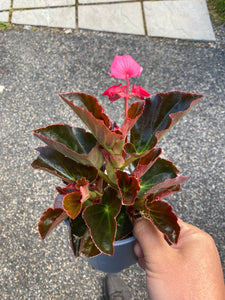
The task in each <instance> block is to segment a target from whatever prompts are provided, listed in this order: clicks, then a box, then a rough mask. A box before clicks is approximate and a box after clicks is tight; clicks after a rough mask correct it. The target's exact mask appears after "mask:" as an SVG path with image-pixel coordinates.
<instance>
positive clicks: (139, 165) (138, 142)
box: [32, 55, 203, 272]
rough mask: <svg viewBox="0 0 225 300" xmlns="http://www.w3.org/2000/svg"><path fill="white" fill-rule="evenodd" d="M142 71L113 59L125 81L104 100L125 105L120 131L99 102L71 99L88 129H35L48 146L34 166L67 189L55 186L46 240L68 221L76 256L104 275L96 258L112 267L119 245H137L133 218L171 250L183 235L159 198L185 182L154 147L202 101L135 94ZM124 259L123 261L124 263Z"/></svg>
mask: <svg viewBox="0 0 225 300" xmlns="http://www.w3.org/2000/svg"><path fill="white" fill-rule="evenodd" d="M142 70H143V68H142V67H140V66H139V64H138V63H137V62H136V61H135V60H134V59H133V58H132V57H131V56H129V55H124V56H116V57H115V58H114V60H113V62H112V65H111V73H110V76H111V77H115V78H118V79H124V80H125V85H122V84H121V83H120V84H119V85H114V86H112V87H110V88H108V89H107V90H106V91H105V92H104V93H103V95H104V96H108V98H109V100H110V101H116V100H118V99H120V98H123V99H124V102H125V113H124V121H123V124H121V126H118V125H117V124H116V123H115V122H112V121H110V119H109V117H108V116H107V115H106V114H105V113H104V109H103V108H102V107H101V105H100V104H99V103H98V100H97V99H96V98H95V97H93V96H91V95H88V94H85V93H81V92H69V93H61V94H59V96H60V97H61V99H62V100H63V101H64V102H65V103H66V104H67V105H69V107H70V108H71V109H72V110H73V111H74V112H75V114H76V115H77V116H78V117H79V118H80V119H81V120H82V121H83V122H84V124H85V125H86V127H87V128H88V130H85V129H83V128H77V127H71V126H70V125H66V124H56V125H50V126H47V127H44V128H39V129H36V130H34V135H35V136H36V137H38V138H39V139H40V140H42V141H43V142H44V143H45V144H46V145H47V146H44V147H39V148H37V151H38V152H39V157H38V158H37V159H36V160H35V161H34V162H33V163H32V167H33V168H35V169H40V170H45V171H47V172H49V173H51V174H53V175H56V176H58V177H60V178H61V179H62V182H63V186H62V187H58V186H57V187H56V190H57V192H58V194H57V196H56V199H55V201H54V206H53V208H48V209H47V210H46V211H44V212H43V213H42V215H41V217H40V220H39V222H38V230H39V233H40V236H41V238H42V239H45V238H46V237H47V236H48V234H49V233H50V232H51V231H52V230H53V229H54V228H55V227H56V226H58V225H59V224H60V223H61V222H63V221H66V222H67V224H68V227H69V237H70V242H71V247H72V250H73V253H74V255H75V256H79V255H82V254H83V255H85V256H87V257H88V258H91V259H90V263H92V265H94V266H95V267H96V266H97V268H99V269H100V270H103V271H106V272H110V270H109V269H107V270H105V269H104V267H103V268H102V267H101V266H99V265H98V264H99V263H97V265H96V263H95V262H93V259H94V257H100V259H101V260H102V261H104V259H103V257H106V263H105V264H106V265H108V264H109V262H108V259H110V258H111V257H115V255H114V254H115V253H114V249H115V247H116V246H117V244H118V243H120V241H122V244H124V241H125V239H126V238H128V240H129V242H131V243H134V238H133V237H132V228H133V222H134V220H135V218H138V217H146V218H150V219H151V220H152V221H153V222H154V224H155V225H156V226H157V227H158V229H159V230H160V231H161V232H163V234H164V235H165V238H166V239H167V241H168V242H169V243H176V242H177V240H178V237H179V232H180V228H179V225H178V223H177V217H176V215H175V214H174V212H173V210H172V207H171V206H170V205H169V204H168V203H167V202H165V201H164V200H162V199H163V198H165V197H167V196H169V195H171V194H172V193H175V192H178V191H179V190H180V187H181V183H182V182H183V181H184V180H186V179H187V177H183V176H180V175H179V171H178V169H177V168H176V166H175V165H174V164H173V163H172V162H171V161H169V160H166V159H164V158H161V157H160V155H161V148H159V147H157V143H158V142H159V141H160V140H161V138H162V137H163V136H164V135H165V134H166V133H167V132H168V131H169V130H170V129H171V128H172V127H173V126H174V125H175V124H176V123H177V122H178V121H179V120H180V119H181V118H182V117H183V116H184V115H185V114H186V113H187V112H188V111H189V110H190V108H191V107H192V106H194V105H195V104H196V103H198V101H199V100H200V99H201V98H202V97H203V95H199V94H192V93H185V92H180V91H169V92H166V93H158V94H155V95H150V94H149V93H148V92H147V91H146V90H145V89H144V88H143V87H141V86H136V85H135V84H133V86H132V89H130V88H129V79H130V78H131V77H137V76H140V74H141V72H142ZM130 90H131V91H130ZM131 99H132V100H131ZM129 101H132V104H130V103H129ZM125 244H126V242H125ZM132 247H133V245H132ZM128 251H129V250H128ZM131 252H132V251H131ZM125 253H126V252H125ZM100 254H101V255H100ZM104 255H105V256H104ZM116 255H117V254H116ZM125 255H126V254H125ZM102 256H103V257H102ZM117 256H118V255H117ZM131 256H132V253H131ZM127 257H128V254H127ZM123 260H124V261H125V260H126V259H123V258H121V257H120V254H119V261H121V262H123ZM129 261H130V263H133V262H134V261H135V258H134V255H133V258H132V257H131V258H128V262H126V264H125V266H118V267H117V268H116V270H114V269H113V270H112V272H117V271H118V270H119V271H120V270H121V269H122V268H124V267H127V266H128V265H129ZM103 264H104V263H103ZM115 264H118V262H117V263H115V262H113V265H115Z"/></svg>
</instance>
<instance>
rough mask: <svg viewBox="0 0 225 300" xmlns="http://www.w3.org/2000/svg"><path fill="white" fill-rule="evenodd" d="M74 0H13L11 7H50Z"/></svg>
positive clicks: (73, 1)
mask: <svg viewBox="0 0 225 300" xmlns="http://www.w3.org/2000/svg"><path fill="white" fill-rule="evenodd" d="M75 2H76V0H54V1H52V0H13V8H30V7H51V6H59V5H65V6H66V5H72V4H75Z"/></svg>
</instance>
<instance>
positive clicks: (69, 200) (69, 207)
mask: <svg viewBox="0 0 225 300" xmlns="http://www.w3.org/2000/svg"><path fill="white" fill-rule="evenodd" d="M63 208H64V209H65V211H66V213H67V214H68V216H69V217H70V218H71V219H75V218H76V217H77V216H78V215H79V213H80V211H81V208H82V204H81V194H80V193H79V192H73V193H70V194H67V195H66V196H65V197H64V198H63Z"/></svg>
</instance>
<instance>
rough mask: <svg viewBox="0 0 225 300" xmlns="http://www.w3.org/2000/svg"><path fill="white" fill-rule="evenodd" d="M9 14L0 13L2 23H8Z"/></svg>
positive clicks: (5, 12)
mask: <svg viewBox="0 0 225 300" xmlns="http://www.w3.org/2000/svg"><path fill="white" fill-rule="evenodd" d="M8 20H9V13H8V12H7V11H3V12H0V22H8Z"/></svg>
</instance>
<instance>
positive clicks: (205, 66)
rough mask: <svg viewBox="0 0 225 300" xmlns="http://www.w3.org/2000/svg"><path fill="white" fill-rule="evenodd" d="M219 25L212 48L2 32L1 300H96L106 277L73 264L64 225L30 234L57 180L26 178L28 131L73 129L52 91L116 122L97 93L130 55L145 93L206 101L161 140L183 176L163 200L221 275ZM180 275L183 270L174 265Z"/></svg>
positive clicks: (224, 204) (132, 277)
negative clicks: (93, 102)
mask: <svg viewBox="0 0 225 300" xmlns="http://www.w3.org/2000/svg"><path fill="white" fill-rule="evenodd" d="M223 30H224V27H223V26H222V27H216V30H215V31H216V36H217V41H216V43H200V42H199V43H194V42H187V41H179V40H169V39H168V40H167V39H153V38H149V37H141V36H130V35H118V34H107V33H104V34H103V33H95V32H88V31H84V32H80V33H79V32H76V31H74V32H72V34H65V33H63V31H57V32H56V33H53V32H52V31H51V30H42V29H40V30H37V31H32V30H24V31H20V30H12V31H3V32H0V87H1V88H0V100H1V106H0V116H1V128H0V149H1V160H0V170H1V173H0V190H1V193H0V201H1V213H0V214H1V218H0V228H1V249H0V251H1V260H0V265H1V272H0V290H1V299H7V300H8V299H101V297H102V279H103V277H104V274H103V273H101V272H99V271H95V270H92V269H91V268H90V267H89V266H88V264H87V262H86V260H85V259H83V258H78V259H75V258H74V257H73V255H72V252H71V249H70V247H69V242H68V232H67V228H66V226H63V225H60V226H59V227H58V228H56V229H55V230H54V231H53V232H52V234H51V235H50V236H49V237H48V238H47V240H46V241H45V242H41V241H40V238H39V235H38V233H37V225H36V224H37V221H38V218H39V216H40V213H41V212H42V211H44V210H45V209H46V208H47V207H49V206H52V204H53V200H54V197H55V195H56V191H55V185H59V184H60V181H59V180H58V179H57V178H55V177H53V176H51V175H49V174H47V173H44V172H40V171H34V170H33V169H32V168H31V167H30V163H31V162H32V161H33V159H34V158H35V157H36V156H37V153H35V152H36V151H34V148H35V147H37V146H39V145H41V142H39V141H38V140H37V139H35V138H34V137H33V136H32V129H35V128H39V127H41V126H46V125H48V124H54V123H69V124H71V125H73V124H76V125H77V124H80V123H79V121H78V120H77V118H76V116H74V114H73V113H72V112H71V111H70V109H69V108H68V107H67V106H66V105H65V104H64V103H63V102H62V101H61V100H60V98H59V97H58V96H57V92H67V91H71V90H78V91H83V92H86V93H91V94H93V95H95V96H96V97H98V98H99V99H100V102H101V103H102V104H103V105H104V107H105V110H106V112H107V113H109V114H110V117H111V119H114V120H117V121H118V122H121V118H122V115H120V111H121V110H123V107H122V101H121V102H113V103H109V101H108V100H107V99H106V98H103V97H102V96H101V94H102V92H103V91H104V90H105V89H106V88H108V87H109V86H111V85H114V84H119V81H117V80H116V79H113V78H110V76H108V74H107V72H109V71H110V64H111V62H112V60H113V58H114V56H115V55H116V54H118V55H123V54H130V55H132V56H133V57H134V58H135V59H136V60H137V61H138V63H139V64H140V65H141V66H143V67H144V71H143V73H142V75H141V77H140V78H137V80H136V81H135V82H136V84H141V85H142V86H143V87H144V88H146V89H147V90H148V91H149V92H150V93H152V94H153V93H157V92H161V91H167V90H183V91H188V92H197V93H203V94H205V98H204V99H203V100H202V101H201V102H200V103H199V104H198V105H197V106H195V107H194V108H193V109H192V111H191V112H189V113H188V115H187V116H185V117H184V119H183V120H182V121H180V123H179V124H177V125H176V127H175V128H174V129H173V130H172V131H171V132H170V133H169V134H168V135H167V136H166V137H165V138H164V140H163V141H162V142H161V145H162V147H163V154H164V156H165V157H166V158H168V159H171V160H173V161H174V163H175V164H176V165H177V166H178V168H179V169H180V172H181V175H184V176H190V178H189V179H188V180H187V181H186V182H185V183H184V184H183V189H182V190H181V192H179V193H177V194H175V195H173V196H172V197H170V198H168V201H170V202H171V203H172V204H173V206H174V210H175V212H176V213H177V215H178V216H179V217H180V218H182V219H183V220H185V221H187V222H189V223H192V224H194V225H196V226H199V227H201V228H202V229H203V230H206V231H207V232H209V233H210V234H211V235H212V236H213V238H214V239H215V242H216V245H217V247H218V250H219V253H220V256H221V260H222V264H223V268H225V247H224V245H225V236H224V232H225V220H224V215H225V201H224V186H225V180H224V178H225V176H224V175H225V174H224V157H225V156H224V154H225V153H224V149H225V142H224V119H225V118H224V117H225V116H224V114H225V103H224V86H225V65H224V59H225V47H224V45H225V43H224V36H223ZM181 268H182V266H181ZM121 277H122V278H123V279H124V280H125V282H126V283H127V285H128V286H129V288H130V291H131V293H132V295H133V298H134V299H146V297H147V294H146V290H145V274H144V272H143V271H142V270H141V269H140V268H139V267H138V266H137V265H135V266H132V267H131V268H129V269H127V270H125V271H123V272H121Z"/></svg>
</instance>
